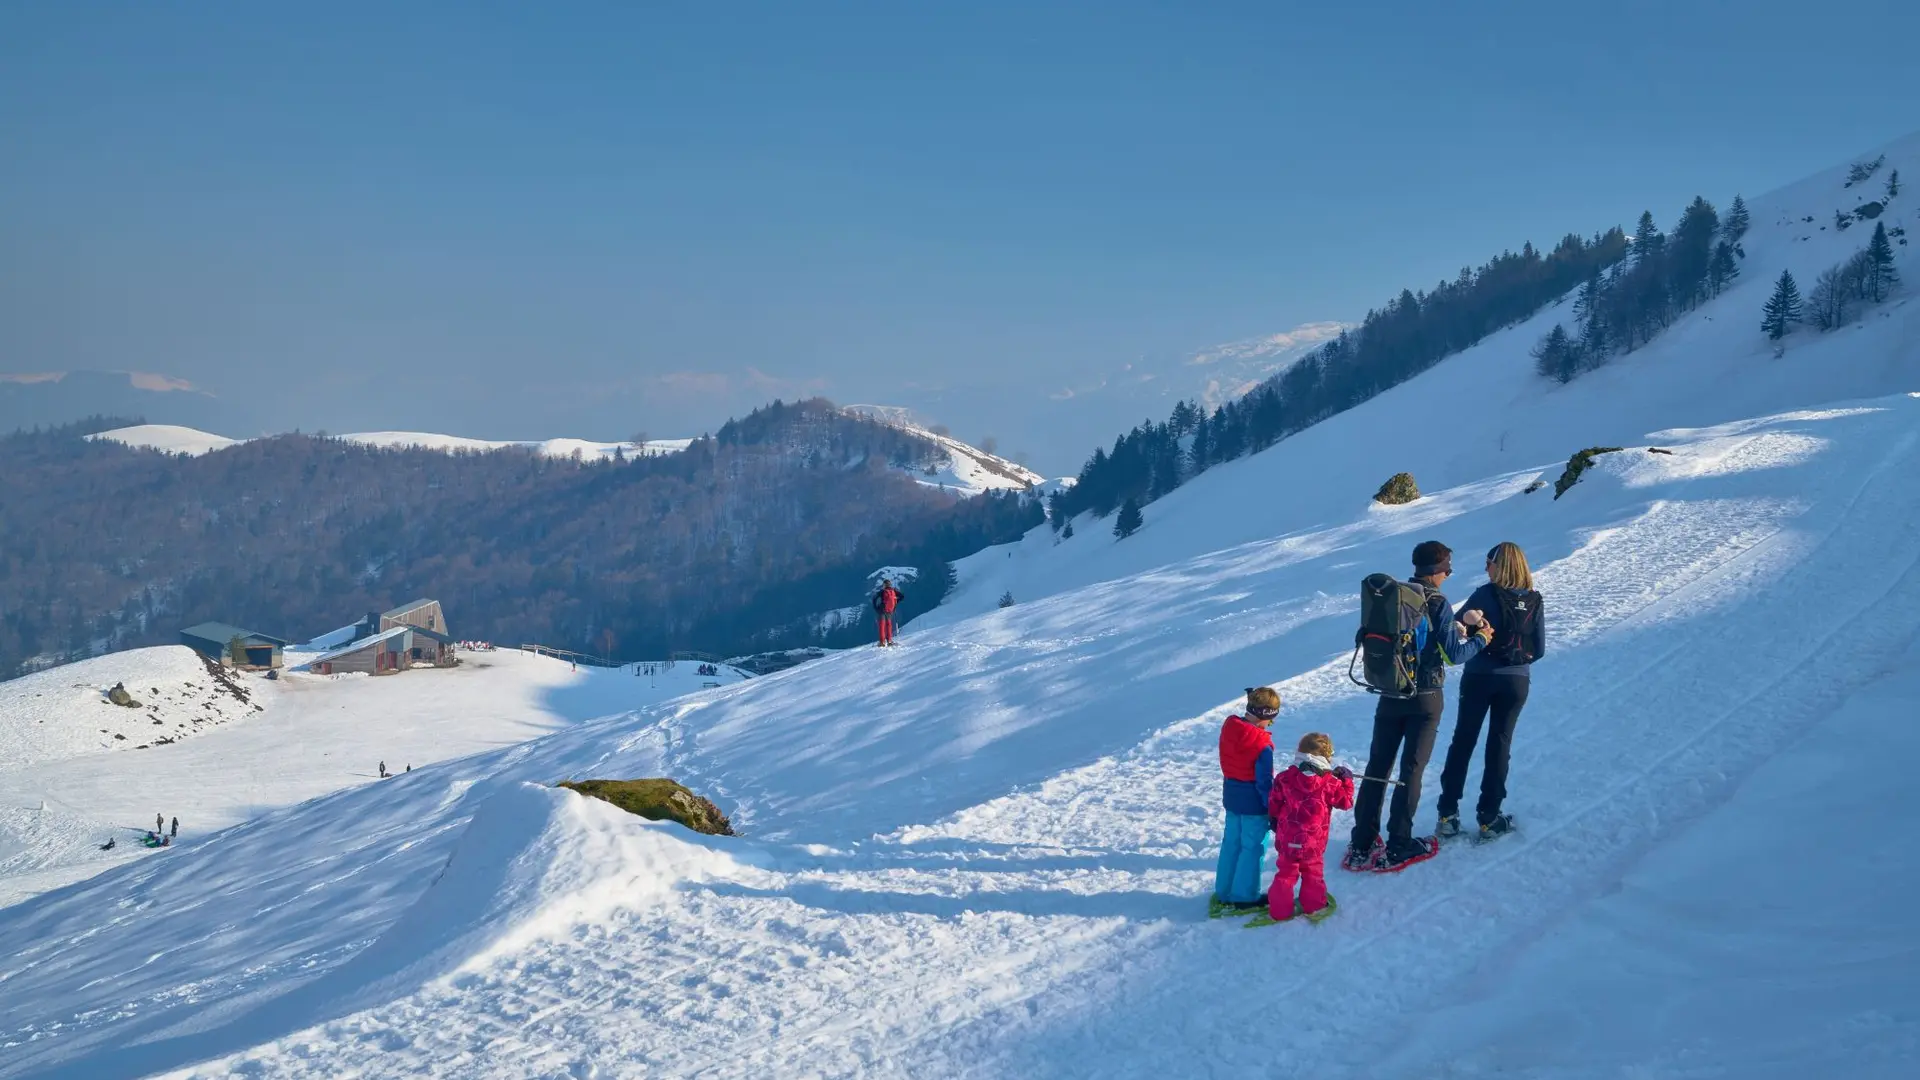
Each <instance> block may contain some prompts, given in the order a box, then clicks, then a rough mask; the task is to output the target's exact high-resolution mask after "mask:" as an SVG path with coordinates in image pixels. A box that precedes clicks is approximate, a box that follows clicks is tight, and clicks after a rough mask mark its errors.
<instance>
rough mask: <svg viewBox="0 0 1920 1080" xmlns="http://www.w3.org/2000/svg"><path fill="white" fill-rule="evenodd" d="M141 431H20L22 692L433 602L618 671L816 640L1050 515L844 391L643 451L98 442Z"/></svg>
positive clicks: (918, 602) (15, 465)
mask: <svg viewBox="0 0 1920 1080" xmlns="http://www.w3.org/2000/svg"><path fill="white" fill-rule="evenodd" d="M126 424H127V421H125V420H108V419H99V420H95V421H93V422H90V423H86V424H78V425H70V426H67V427H64V428H57V429H53V430H48V431H36V432H20V433H16V434H14V435H12V436H7V437H0V677H3V676H10V675H13V674H16V673H18V672H19V671H20V670H21V665H22V664H24V663H27V662H29V661H33V660H35V659H36V658H39V659H40V660H41V661H43V662H44V660H47V659H71V658H77V657H80V656H86V655H91V654H94V653H97V652H100V651H104V650H106V649H110V648H126V647H131V646H136V645H145V644H160V643H170V642H173V641H177V640H178V639H177V631H178V630H179V628H181V627H183V626H188V625H191V624H193V623H196V622H200V621H205V620H220V621H224V622H231V623H235V624H238V625H242V626H246V627H249V628H250V629H253V630H257V631H260V632H263V633H269V634H275V635H278V636H283V637H289V638H294V639H304V638H306V637H310V636H313V635H316V634H319V633H323V632H325V631H328V630H331V629H333V628H335V627H338V626H342V625H345V624H346V623H349V622H352V621H354V620H356V619H358V618H359V617H361V616H362V615H364V614H365V613H366V612H368V611H378V610H384V609H385V608H387V607H389V606H391V605H392V604H394V603H397V602H400V601H403V600H406V599H409V598H411V597H413V596H420V595H425V596H432V597H434V598H436V599H439V600H440V601H442V602H443V604H445V606H446V611H447V616H448V619H449V622H450V623H451V624H452V626H453V629H454V632H455V634H457V635H458V636H460V637H464V638H483V639H488V640H494V641H499V642H503V643H514V642H519V641H540V642H542V643H545V644H550V645H556V646H561V647H567V648H574V649H579V650H582V651H586V652H592V653H600V654H611V655H613V656H614V657H616V658H654V657H659V656H661V655H664V654H665V653H666V652H668V651H670V650H682V649H686V650H700V651H704V652H712V653H719V654H733V653H737V652H748V651H753V650H755V649H759V648H771V647H784V646H787V645H804V644H815V643H818V642H817V639H808V638H806V637H805V636H804V633H805V627H806V618H805V617H806V616H807V615H809V614H812V613H815V612H819V611H823V610H828V609H834V608H840V607H845V606H849V605H852V604H857V603H860V602H862V600H863V599H864V595H865V588H866V587H865V575H866V573H867V572H868V571H869V570H871V569H872V568H873V567H875V566H879V565H888V564H890V565H909V566H918V567H920V568H921V570H922V575H923V576H922V579H921V580H922V582H923V584H922V585H920V587H918V588H916V589H914V590H910V592H909V600H910V601H911V606H905V605H903V611H906V612H907V613H908V614H911V613H912V612H913V611H914V610H919V609H924V608H925V607H929V606H932V605H933V604H935V603H938V601H939V600H940V598H941V597H942V596H943V595H944V594H945V590H946V588H947V586H948V582H949V578H950V575H949V573H948V572H947V564H948V563H949V562H950V561H951V560H954V559H958V558H961V557H963V556H965V555H968V554H971V553H972V552H974V551H977V550H979V549H980V548H982V547H985V546H987V545H989V544H994V543H1003V542H1006V541H1009V540H1012V539H1016V538H1018V537H1019V536H1021V535H1022V534H1023V533H1024V532H1025V531H1026V530H1027V529H1029V528H1031V527H1033V526H1034V525H1036V524H1038V523H1039V522H1040V520H1041V519H1042V513H1043V512H1042V509H1041V507H1040V506H1039V504H1038V502H1037V500H1033V499H1029V498H1024V497H1022V496H1020V495H1018V494H1007V495H989V496H982V497H977V498H971V499H961V498H957V497H955V496H953V495H951V494H949V493H946V492H943V491H940V490H937V489H935V488H932V487H928V486H925V485H922V484H919V483H916V482H915V481H914V480H913V479H911V477H910V476H909V475H908V474H907V473H905V472H903V471H901V470H900V469H898V468H894V467H891V466H890V462H891V461H893V460H894V459H903V460H907V461H908V462H909V463H911V462H912V461H915V460H919V459H918V458H916V457H914V455H916V454H920V453H923V451H921V450H919V449H917V448H915V447H913V446H911V445H909V444H908V443H907V442H903V439H905V440H910V439H911V438H912V437H911V436H909V435H906V434H905V433H902V432H900V431H899V430H898V429H895V428H891V427H888V426H887V425H884V424H880V423H877V422H874V421H871V420H866V419H863V418H859V417H853V416H849V415H847V414H844V413H841V412H840V411H839V410H838V409H837V408H835V407H834V406H833V405H832V403H831V402H826V401H824V400H814V401H808V402H800V403H795V404H785V403H781V404H776V405H774V406H771V407H769V408H767V409H764V410H758V411H756V412H755V413H754V414H753V415H751V416H749V417H746V418H744V419H742V420H740V421H737V422H735V423H732V424H729V425H728V426H726V427H724V428H722V429H721V430H720V432H719V433H717V434H716V435H715V436H713V437H710V438H702V439H699V440H696V441H695V442H694V443H693V444H692V445H691V446H690V447H689V448H688V449H687V450H686V451H685V452H682V453H678V454H671V455H665V456H659V457H646V458H642V459H638V460H632V461H627V462H580V461H573V460H565V459H553V458H546V457H542V456H540V455H538V454H535V453H532V452H529V451H525V450H519V449H505V450H497V451H489V452H484V453H471V452H463V453H452V454H449V453H444V452H441V451H435V450H421V449H390V448H378V447H369V446H361V445H357V444H352V443H346V442H342V441H339V440H334V439H327V438H323V437H315V436H305V435H287V436H280V437H277V438H271V439H261V440H256V441H253V442H248V443H244V444H241V445H239V446H234V447H229V448H227V449H225V450H221V451H217V452H215V453H211V454H207V455H204V456H201V457H193V458H187V457H179V456H171V455H166V454H161V453H158V452H154V451H145V450H133V449H129V448H127V447H125V446H121V445H119V444H117V443H112V442H107V441H89V440H86V439H84V438H83V437H82V436H84V435H85V434H87V433H89V432H92V431H98V430H105V429H108V428H112V427H119V426H125V425H126ZM782 627H784V628H786V629H784V630H782V629H780V628H782ZM769 628H773V629H769ZM849 633H852V632H849ZM855 636H857V634H855ZM829 643H832V642H829Z"/></svg>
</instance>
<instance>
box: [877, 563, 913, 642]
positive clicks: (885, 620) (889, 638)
mask: <svg viewBox="0 0 1920 1080" xmlns="http://www.w3.org/2000/svg"><path fill="white" fill-rule="evenodd" d="M906 598H907V596H906V594H905V593H903V592H901V591H900V590H899V589H896V588H894V587H893V579H892V578H882V579H881V580H880V591H879V592H877V593H874V594H873V614H874V618H876V619H877V620H879V623H880V646H881V647H882V648H888V647H890V646H892V645H893V612H894V609H895V608H897V607H899V606H900V601H902V600H905V599H906Z"/></svg>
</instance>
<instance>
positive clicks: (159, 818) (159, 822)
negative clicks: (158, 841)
mask: <svg viewBox="0 0 1920 1080" xmlns="http://www.w3.org/2000/svg"><path fill="white" fill-rule="evenodd" d="M153 831H154V832H157V833H158V832H166V831H167V818H166V815H164V814H155V815H153Z"/></svg>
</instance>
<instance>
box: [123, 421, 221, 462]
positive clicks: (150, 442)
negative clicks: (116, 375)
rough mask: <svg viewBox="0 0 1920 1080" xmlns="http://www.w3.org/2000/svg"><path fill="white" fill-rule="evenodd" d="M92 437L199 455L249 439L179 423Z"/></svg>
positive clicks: (143, 427) (154, 425)
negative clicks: (230, 436)
mask: <svg viewBox="0 0 1920 1080" xmlns="http://www.w3.org/2000/svg"><path fill="white" fill-rule="evenodd" d="M87 438H89V439H106V440H108V441H110V442H117V443H125V444H126V445H128V446H132V447H136V448H139V449H144V450H160V451H163V452H165V453H169V454H185V455H187V456H188V457H199V456H200V455H201V454H208V453H212V452H213V451H215V450H225V449H226V448H227V447H229V446H238V445H239V444H241V443H243V442H246V441H247V440H245V439H229V438H227V437H226V436H225V435H215V434H213V433H212V432H210V431H200V430H197V429H195V428H190V427H180V426H179V425H177V424H136V425H134V426H133V427H123V428H115V429H113V430H112V431H102V432H100V433H99V434H97V435H89V436H87Z"/></svg>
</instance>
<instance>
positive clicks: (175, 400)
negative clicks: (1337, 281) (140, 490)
mask: <svg viewBox="0 0 1920 1080" xmlns="http://www.w3.org/2000/svg"><path fill="white" fill-rule="evenodd" d="M1343 325H1344V324H1341V323H1335V322H1317V323H1307V324H1305V325H1302V326H1297V327H1295V328H1293V329H1292V330H1289V331H1286V332H1285V333H1279V334H1270V335H1267V336H1265V337H1259V338H1251V339H1248V340H1245V341H1236V342H1231V343H1228V344H1225V345H1216V346H1213V347H1210V348H1206V349H1202V350H1199V351H1197V352H1193V353H1188V354H1184V355H1169V356H1163V357H1142V358H1139V359H1135V360H1132V361H1129V362H1126V363H1123V364H1120V365H1118V366H1117V367H1113V368H1110V369H1108V370H1105V371H1096V372H1090V373H1083V374H1078V375H1069V376H1064V377H1062V376H1055V375H1049V374H1047V373H1046V372H1044V371H1042V372H1038V373H1036V374H1035V375H1034V376H1033V378H1032V380H1031V381H1030V382H1029V383H1026V384H1023V385H1020V386H1006V385H999V384H986V385H974V384H969V383H963V382H961V381H958V380H955V381H952V382H932V383H921V384H916V385H913V386H909V387H905V388H902V389H899V390H888V391H884V393H885V394H886V399H885V400H886V401H887V402H888V404H887V405H886V406H874V407H873V409H874V412H873V415H883V416H884V418H885V419H887V420H888V421H889V422H894V423H906V424H911V425H912V426H914V427H916V428H918V429H920V430H921V431H922V432H923V433H926V434H928V435H938V436H939V437H948V436H947V433H946V431H945V427H952V428H953V429H955V433H956V434H957V435H958V436H959V437H960V439H962V440H965V442H966V443H971V444H972V445H971V446H969V447H968V448H967V450H964V451H959V452H957V453H958V456H959V458H960V459H966V458H971V457H972V456H973V455H975V454H978V453H980V452H982V451H984V452H986V453H987V454H989V455H990V456H993V457H995V458H996V460H999V461H1002V462H1003V463H1005V464H1011V463H1013V462H1018V464H1019V465H1021V466H1025V467H1026V468H1027V469H1032V470H1035V471H1036V472H1040V473H1046V474H1048V475H1055V476H1057V475H1063V474H1065V475H1071V474H1072V473H1073V472H1074V471H1076V470H1078V469H1079V467H1080V464H1081V463H1082V462H1084V461H1085V460H1086V459H1087V456H1088V455H1090V454H1091V453H1092V452H1093V449H1094V447H1096V446H1104V445H1109V444H1111V443H1112V441H1113V437H1114V436H1115V435H1116V434H1118V433H1119V432H1121V431H1124V430H1126V429H1127V428H1129V427H1131V426H1132V425H1134V424H1137V423H1139V422H1140V421H1141V420H1143V419H1146V418H1148V417H1153V418H1156V419H1157V418H1161V417H1164V416H1165V415H1166V414H1167V411H1168V410H1169V409H1170V408H1172V406H1173V403H1174V402H1176V401H1179V400H1182V399H1186V400H1192V401H1196V402H1198V403H1200V404H1201V405H1203V406H1206V407H1208V408H1211V407H1213V406H1215V405H1219V404H1221V403H1223V402H1226V401H1229V400H1232V399H1233V398H1235V397H1238V396H1240V395H1241V394H1243V393H1245V392H1246V391H1247V390H1248V389H1250V388H1251V387H1253V386H1255V385H1256V384H1258V383H1259V382H1260V381H1261V380H1262V379H1265V378H1267V377H1269V376H1271V375H1273V374H1275V373H1276V372H1279V371H1282V370H1284V369H1286V368H1287V367H1288V366H1290V365H1291V364H1292V363H1293V362H1294V361H1295V360H1297V359H1299V358H1300V357H1301V356H1303V355H1305V354H1306V353H1307V352H1309V351H1311V350H1312V349H1313V348H1314V347H1315V346H1317V345H1319V344H1321V343H1323V342H1325V341H1327V340H1329V339H1331V338H1333V337H1334V336H1335V335H1337V334H1338V333H1339V332H1340V330H1341V329H1342V328H1343ZM254 392H255V391H254V390H253V389H252V388H250V387H234V388H225V387H223V388H221V389H220V391H219V392H218V393H215V392H213V391H210V390H209V389H207V388H205V387H201V386H196V385H194V384H192V383H190V382H188V381H186V380H184V379H179V378H175V377H173V376H169V375H161V374H155V373H148V372H127V371H70V372H47V373H28V374H0V434H5V433H7V432H10V431H13V430H16V429H20V428H26V429H31V428H33V427H36V426H39V427H51V426H57V425H61V424H69V423H73V422H75V421H78V420H81V419H84V418H86V417H90V416H125V417H139V418H141V419H143V420H145V421H146V422H147V423H148V424H152V425H167V426H174V427H182V428H190V429H194V430H196V431H200V432H207V433H216V432H217V433H218V435H219V438H222V439H246V438H252V437H256V436H259V435H264V434H270V433H273V432H276V431H279V430H284V429H285V427H287V426H291V425H292V424H293V423H294V421H293V420H291V419H289V417H288V415H287V413H288V410H287V409H286V408H284V407H279V406H274V407H268V406H266V405H264V404H263V403H262V402H261V401H260V400H258V399H256V398H254V397H253V396H252V395H253V394H254ZM768 396H769V397H771V396H773V395H772V394H769V395H768ZM269 413H271V414H272V415H271V416H269ZM588 419H589V418H588V417H586V416H585V415H584V414H583V416H582V417H581V418H580V423H579V424H578V425H575V424H572V423H567V424H565V425H564V426H560V430H569V429H570V430H574V431H579V430H582V429H583V428H584V429H594V428H596V427H599V426H603V425H596V424H593V423H590V422H588ZM375 422H379V421H378V420H375ZM553 423H554V424H555V425H556V426H559V425H560V422H558V421H554V422H553ZM943 425H944V426H943ZM301 426H302V427H305V428H306V429H307V430H312V428H311V427H307V426H306V425H301ZM315 426H318V425H315ZM395 426H410V425H406V424H405V422H404V421H402V422H401V423H400V424H397V425H395ZM435 426H439V425H438V424H436V425H435ZM334 430H339V429H338V428H335V429H334ZM684 433H685V434H688V435H692V434H697V433H698V432H694V431H687V432H684ZM609 434H624V433H623V432H610V433H609ZM353 438H355V439H357V440H359V441H364V442H375V441H384V443H385V444H386V445H421V446H430V447H431V446H440V447H443V448H452V447H454V446H455V445H456V444H457V445H458V446H460V447H462V448H466V449H486V448H492V447H498V446H506V445H528V443H527V442H525V441H513V442H503V441H497V440H485V439H472V438H464V437H458V436H443V435H432V434H428V433H422V432H412V431H393V432H365V433H361V434H357V435H355V436H353ZM989 438H991V439H992V440H993V441H994V444H995V445H992V446H985V445H982V444H983V442H984V441H985V440H987V439H989ZM429 440H437V441H429ZM649 441H652V440H649ZM581 445H582V446H583V447H586V448H585V449H583V453H586V454H588V455H589V456H591V455H592V454H593V453H594V452H595V451H594V450H593V449H592V447H599V448H601V450H600V452H602V453H606V454H611V453H612V447H613V446H614V445H616V444H615V443H614V442H609V441H599V442H593V443H591V445H590V446H589V445H588V444H586V443H582V444H581ZM961 445H965V444H964V443H963V444H961ZM570 451H571V444H569V446H568V447H567V448H565V449H563V450H562V454H563V455H564V454H566V453H570ZM995 468H998V467H997V466H996V467H995ZM989 471H993V470H989ZM1022 471H1024V470H1022ZM957 480H958V478H957V477H956V478H942V482H954V481H957ZM1036 482H1037V478H1036ZM961 486H963V487H964V486H967V485H966V484H964V483H962V484H961ZM990 486H999V485H990Z"/></svg>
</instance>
